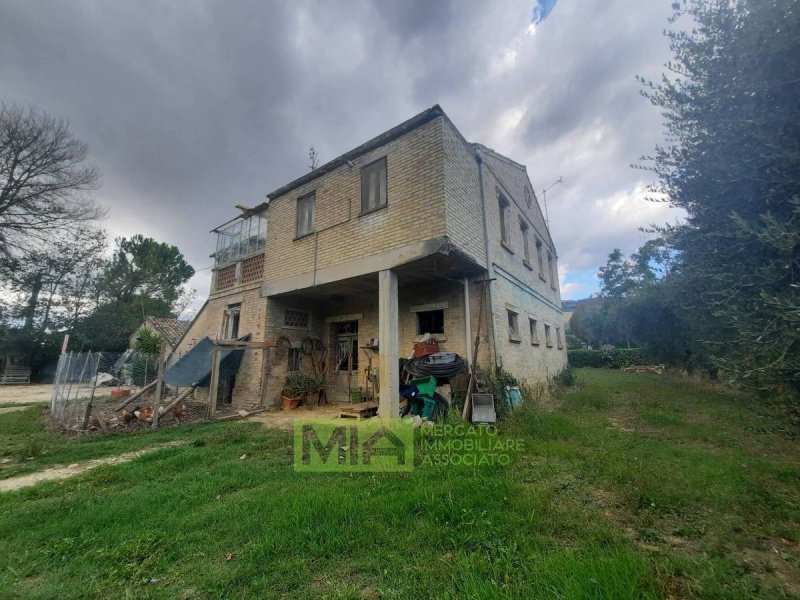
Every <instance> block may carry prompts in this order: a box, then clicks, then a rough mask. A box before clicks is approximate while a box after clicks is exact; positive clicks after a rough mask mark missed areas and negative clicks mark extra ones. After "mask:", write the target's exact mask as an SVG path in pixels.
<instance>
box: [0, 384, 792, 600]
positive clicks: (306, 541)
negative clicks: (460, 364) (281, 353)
mask: <svg viewBox="0 0 800 600" xmlns="http://www.w3.org/2000/svg"><path fill="white" fill-rule="evenodd" d="M578 378H579V379H578V386H577V387H576V388H575V389H574V390H571V391H569V392H567V393H565V394H564V395H563V396H562V397H561V398H560V399H558V400H557V401H556V402H555V403H554V404H553V405H549V406H547V407H535V406H530V407H527V408H526V409H523V410H519V411H517V412H516V413H515V414H514V415H513V416H512V417H511V418H510V419H508V420H507V421H506V422H505V423H504V424H503V425H502V427H501V435H502V436H505V437H507V438H509V439H518V440H521V441H523V442H524V445H525V449H524V450H523V451H522V452H520V453H517V454H516V455H515V458H514V460H513V462H512V463H511V464H510V465H508V466H505V467H497V466H482V467H464V466H460V467H444V466H438V465H425V466H421V467H419V468H417V469H416V470H415V471H414V472H412V473H410V474H364V473H358V474H349V475H343V474H330V473H325V474H318V473H315V474H307V473H297V472H295V471H294V470H293V468H292V448H291V434H289V433H285V432H281V431H274V430H267V429H264V428H263V427H261V426H260V425H258V424H255V423H243V422H227V423H215V424H202V425H192V426H185V427H182V428H176V429H169V430H164V431H158V432H154V433H144V434H137V435H131V436H128V437H124V436H110V437H105V438H102V437H93V438H83V439H66V438H63V437H61V436H60V435H58V434H56V433H49V432H47V431H45V430H44V429H43V425H42V419H41V408H31V409H28V410H26V411H24V412H18V413H8V414H3V415H0V456H2V457H5V458H6V459H10V461H7V462H6V463H5V464H4V465H2V466H3V470H2V471H0V477H8V476H12V475H15V474H20V473H23V472H29V471H31V470H38V469H41V468H44V467H46V466H49V465H52V464H55V463H61V464H64V463H69V462H77V461H79V460H84V459H87V458H96V457H100V456H106V455H110V454H116V453H120V452H124V451H129V450H133V449H137V448H144V447H148V446H152V445H156V444H158V443H162V442H165V441H170V440H173V439H184V440H186V441H187V442H188V443H186V444H184V445H181V446H176V447H169V448H164V449H161V450H158V451H156V452H153V453H151V454H148V455H145V456H143V457H141V458H139V459H137V460H135V461H133V462H130V463H126V464H120V465H115V466H107V467H100V468H98V469H96V470H94V471H91V472H89V473H86V474H84V475H81V476H78V477H76V478H73V479H69V480H65V481H59V482H48V483H41V484H39V485H37V486H35V487H32V488H28V489H25V490H20V491H18V492H13V493H5V494H2V495H0V597H4V598H6V597H24V598H55V597H58V598H84V597H95V598H119V597H136V598H249V597H253V598H269V597H287V598H288V597H292V598H294V597H310V598H316V597H346V598H433V597H438V598H450V597H470V598H472V597H477V598H495V597H519V598H538V597H553V598H566V599H572V598H668V597H701V598H743V597H759V598H765V597H766V598H770V597H772V598H783V597H796V595H797V594H799V593H800V553H798V540H800V525H799V524H798V523H799V522H800V507H798V503H800V493H798V492H800V485H799V483H800V481H799V480H798V475H800V450H798V442H797V441H791V440H789V439H787V438H786V437H785V436H784V435H783V434H781V433H775V432H774V431H775V430H776V428H778V425H779V422H778V421H777V420H776V416H775V415H776V414H777V413H776V408H775V407H772V406H769V405H765V403H763V402H761V403H756V402H755V401H752V400H750V399H749V398H747V397H745V396H742V395H737V394H733V393H730V392H725V391H721V390H718V389H714V388H713V387H710V386H708V385H705V384H699V383H695V382H692V381H689V380H685V379H680V378H675V377H671V376H661V377H659V376H656V375H637V374H630V373H621V372H618V371H617V372H614V371H605V370H591V369H589V370H581V371H579V373H578ZM26 454H27V455H26ZM31 455H33V456H34V457H33V459H31V460H27V459H28V457H29V456H31ZM243 455H246V457H245V458H244V459H242V458H240V457H242V456H243ZM151 580H152V582H151ZM793 594H794V595H795V596H793Z"/></svg>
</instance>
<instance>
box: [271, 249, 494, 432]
mask: <svg viewBox="0 0 800 600" xmlns="http://www.w3.org/2000/svg"><path fill="white" fill-rule="evenodd" d="M484 276H485V270H484V269H483V267H481V266H480V265H477V264H476V263H475V262H473V261H472V260H471V259H470V258H469V257H466V256H464V255H462V254H461V253H458V252H450V253H448V254H443V253H437V254H433V255H431V256H426V257H423V258H420V259H417V260H414V261H411V262H408V263H406V264H402V265H400V266H396V267H393V268H391V269H383V270H380V271H376V272H372V273H365V274H363V275H358V276H354V277H348V278H345V279H341V280H338V281H333V282H327V283H324V284H321V285H316V286H309V287H304V288H302V289H297V290H291V291H287V292H283V293H278V294H274V295H270V296H268V308H267V313H268V318H267V321H268V324H267V336H268V337H270V338H272V337H276V338H281V337H282V338H286V339H288V340H290V342H291V345H292V350H291V351H289V357H288V358H287V360H286V361H285V364H280V362H279V361H274V362H273V364H271V365H270V367H269V369H268V370H269V372H268V377H267V388H268V391H267V394H268V396H270V397H273V398H274V397H275V396H276V394H279V393H280V387H281V386H282V384H283V382H284V381H285V378H286V375H287V374H288V373H289V372H290V371H291V370H297V369H303V368H304V367H307V364H304V363H303V358H302V352H301V351H297V350H295V348H298V349H300V350H302V345H303V343H304V342H305V343H308V340H314V342H313V343H318V344H319V345H321V347H322V353H323V355H324V356H325V365H326V366H325V368H326V372H325V376H326V380H327V385H328V388H327V390H326V395H327V398H328V401H329V402H332V403H341V402H348V401H349V400H350V399H351V395H358V394H359V393H360V396H361V399H362V400H365V401H368V400H374V401H376V402H378V416H380V417H396V416H398V415H399V406H400V395H399V390H400V377H401V373H400V359H401V358H409V357H410V356H411V355H412V354H413V351H414V343H415V342H417V341H419V340H420V339H421V338H422V336H423V335H424V334H430V336H429V337H431V338H432V339H433V340H435V341H436V342H437V343H438V344H439V348H440V350H441V351H446V352H454V353H457V354H459V355H460V356H461V357H462V358H463V359H464V361H465V362H467V363H468V362H469V361H470V360H471V358H472V357H471V352H472V343H473V342H472V333H471V332H472V330H473V327H475V325H476V323H475V320H476V319H477V313H478V302H479V295H480V290H482V287H483V284H482V283H481V280H483V279H484ZM476 281H477V283H476Z"/></svg>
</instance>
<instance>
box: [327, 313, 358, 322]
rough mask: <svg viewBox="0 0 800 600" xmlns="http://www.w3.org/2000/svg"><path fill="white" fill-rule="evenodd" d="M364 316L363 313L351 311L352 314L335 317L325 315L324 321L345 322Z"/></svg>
mask: <svg viewBox="0 0 800 600" xmlns="http://www.w3.org/2000/svg"><path fill="white" fill-rule="evenodd" d="M363 318H364V313H353V314H352V315H337V316H335V317H326V318H325V322H326V323H346V322H347V321H360V320H361V319H363Z"/></svg>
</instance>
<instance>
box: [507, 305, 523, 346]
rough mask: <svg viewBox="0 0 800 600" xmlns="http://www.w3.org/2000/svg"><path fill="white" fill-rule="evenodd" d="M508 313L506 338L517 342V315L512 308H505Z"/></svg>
mask: <svg viewBox="0 0 800 600" xmlns="http://www.w3.org/2000/svg"><path fill="white" fill-rule="evenodd" d="M506 312H507V313H508V339H509V340H511V341H512V342H518V341H520V339H519V316H518V315H517V313H515V312H514V311H513V310H506Z"/></svg>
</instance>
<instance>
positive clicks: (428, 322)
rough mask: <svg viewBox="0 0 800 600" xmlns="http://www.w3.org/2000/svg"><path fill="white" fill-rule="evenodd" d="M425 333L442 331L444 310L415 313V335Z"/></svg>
mask: <svg viewBox="0 0 800 600" xmlns="http://www.w3.org/2000/svg"><path fill="white" fill-rule="evenodd" d="M425 333H444V310H425V311H421V312H418V313H417V335H422V334H425Z"/></svg>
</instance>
